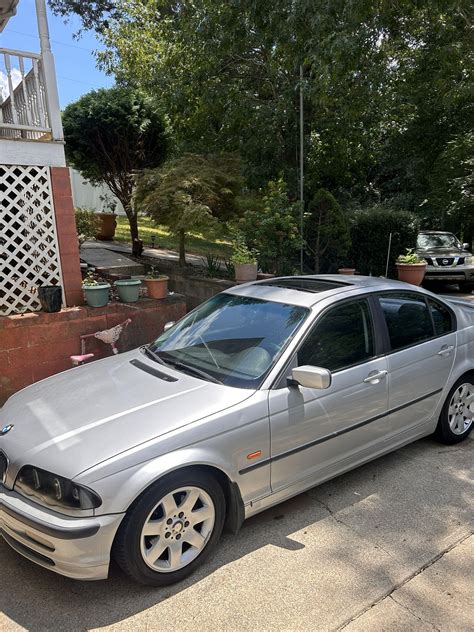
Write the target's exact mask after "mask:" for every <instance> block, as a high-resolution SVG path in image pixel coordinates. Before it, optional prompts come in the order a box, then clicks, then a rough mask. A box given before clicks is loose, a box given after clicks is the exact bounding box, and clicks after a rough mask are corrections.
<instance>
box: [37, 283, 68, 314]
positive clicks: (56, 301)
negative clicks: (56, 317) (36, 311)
mask: <svg viewBox="0 0 474 632" xmlns="http://www.w3.org/2000/svg"><path fill="white" fill-rule="evenodd" d="M38 300H39V302H40V303H41V309H42V310H43V311H44V312H48V313H50V314H51V313H53V312H59V311H61V306H62V304H63V291H62V288H61V286H60V285H39V286H38Z"/></svg>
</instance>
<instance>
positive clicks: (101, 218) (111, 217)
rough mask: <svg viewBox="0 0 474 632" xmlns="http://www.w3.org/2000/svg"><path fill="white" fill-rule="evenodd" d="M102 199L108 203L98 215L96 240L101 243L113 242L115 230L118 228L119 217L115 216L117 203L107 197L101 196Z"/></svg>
mask: <svg viewBox="0 0 474 632" xmlns="http://www.w3.org/2000/svg"><path fill="white" fill-rule="evenodd" d="M100 199H101V200H103V201H104V202H105V203H106V206H105V208H104V210H103V211H102V212H101V213H97V217H98V224H99V225H98V229H97V235H96V239H99V240H101V241H112V239H113V238H114V237H115V229H116V228H117V216H116V215H115V209H116V207H117V203H116V202H114V201H112V200H110V198H109V196H107V195H106V196H101V198H100Z"/></svg>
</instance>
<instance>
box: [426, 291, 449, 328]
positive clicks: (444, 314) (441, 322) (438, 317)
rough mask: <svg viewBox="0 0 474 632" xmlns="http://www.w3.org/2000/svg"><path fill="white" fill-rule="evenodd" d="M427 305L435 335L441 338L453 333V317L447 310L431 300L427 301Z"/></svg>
mask: <svg viewBox="0 0 474 632" xmlns="http://www.w3.org/2000/svg"><path fill="white" fill-rule="evenodd" d="M428 305H429V306H430V311H431V315H432V317H433V322H434V326H435V332H436V335H437V336H442V335H443V334H448V333H449V332H450V331H454V322H453V317H452V314H451V312H450V311H449V309H448V308H447V307H445V306H444V305H441V303H438V302H437V301H433V300H432V299H428Z"/></svg>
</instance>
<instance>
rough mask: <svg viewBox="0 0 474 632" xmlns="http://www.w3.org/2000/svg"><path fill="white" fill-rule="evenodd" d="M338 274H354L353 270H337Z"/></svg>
mask: <svg viewBox="0 0 474 632" xmlns="http://www.w3.org/2000/svg"><path fill="white" fill-rule="evenodd" d="M338 273H339V274H355V268H339V270H338Z"/></svg>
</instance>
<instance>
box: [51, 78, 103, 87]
mask: <svg viewBox="0 0 474 632" xmlns="http://www.w3.org/2000/svg"><path fill="white" fill-rule="evenodd" d="M56 77H57V78H58V79H64V80H65V81H74V83H82V84H84V85H85V86H92V87H93V88H103V87H104V86H100V85H99V84H98V83H89V82H88V81H80V80H79V79H71V77H62V76H61V75H56Z"/></svg>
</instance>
